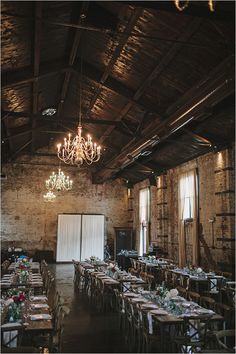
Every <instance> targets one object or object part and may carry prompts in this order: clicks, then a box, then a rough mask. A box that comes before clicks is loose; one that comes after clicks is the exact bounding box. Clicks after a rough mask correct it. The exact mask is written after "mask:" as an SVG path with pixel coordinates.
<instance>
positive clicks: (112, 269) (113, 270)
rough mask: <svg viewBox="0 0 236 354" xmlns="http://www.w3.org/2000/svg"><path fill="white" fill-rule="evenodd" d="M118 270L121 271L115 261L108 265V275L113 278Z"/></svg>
mask: <svg viewBox="0 0 236 354" xmlns="http://www.w3.org/2000/svg"><path fill="white" fill-rule="evenodd" d="M117 272H119V267H118V266H117V265H116V264H115V263H109V264H108V266H107V272H106V273H107V275H109V276H110V277H112V278H113V277H114V276H115V273H117Z"/></svg>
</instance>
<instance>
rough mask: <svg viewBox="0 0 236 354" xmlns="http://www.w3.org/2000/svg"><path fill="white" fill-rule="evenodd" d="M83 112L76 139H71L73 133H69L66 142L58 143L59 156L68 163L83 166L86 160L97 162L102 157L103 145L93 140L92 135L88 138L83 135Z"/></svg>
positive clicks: (90, 162) (88, 162)
mask: <svg viewBox="0 0 236 354" xmlns="http://www.w3.org/2000/svg"><path fill="white" fill-rule="evenodd" d="M81 133H82V126H81V114H80V124H79V126H78V134H77V135H76V136H75V138H74V139H71V134H68V139H66V138H64V144H63V145H62V144H58V145H57V156H58V157H59V159H60V160H62V161H63V162H65V163H66V164H71V165H77V166H81V165H82V164H83V162H84V161H85V162H86V163H87V164H88V165H91V164H92V163H93V162H97V161H98V160H99V159H100V157H101V146H97V144H96V143H93V142H92V138H91V136H90V135H88V136H87V140H86V139H85V138H83V137H82V134H81Z"/></svg>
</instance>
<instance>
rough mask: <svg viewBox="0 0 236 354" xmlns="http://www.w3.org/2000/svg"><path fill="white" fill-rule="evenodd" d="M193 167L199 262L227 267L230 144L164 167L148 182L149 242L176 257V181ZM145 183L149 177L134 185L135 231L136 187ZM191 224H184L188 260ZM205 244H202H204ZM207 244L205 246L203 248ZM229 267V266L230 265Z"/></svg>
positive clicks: (230, 255) (231, 214)
mask: <svg viewBox="0 0 236 354" xmlns="http://www.w3.org/2000/svg"><path fill="white" fill-rule="evenodd" d="M193 168H197V171H198V180H199V223H200V226H201V228H200V231H199V232H201V235H202V238H203V242H199V245H200V264H201V265H202V266H203V267H208V268H210V267H211V266H212V265H211V264H210V259H213V260H214V261H215V262H216V265H215V266H216V267H217V268H219V269H224V270H227V269H228V268H230V267H231V266H230V264H234V257H235V255H234V248H235V242H234V241H235V238H234V237H235V235H234V230H235V223H234V220H235V210H234V197H235V194H234V193H235V188H234V146H233V147H231V148H229V149H225V150H223V151H220V152H218V153H213V152H212V153H209V154H206V155H204V156H200V157H198V158H196V159H194V160H192V161H189V162H187V163H185V164H183V165H180V166H178V167H176V168H174V169H170V170H168V171H167V173H166V175H162V176H159V177H157V186H156V187H153V186H151V187H150V188H151V210H152V212H151V232H150V237H151V241H152V243H153V244H156V245H159V246H161V247H162V248H163V249H164V250H166V251H168V254H169V256H170V257H171V258H173V259H175V260H176V261H177V260H178V247H179V242H178V182H179V176H180V175H181V173H183V172H185V171H188V170H190V169H193ZM146 186H149V180H145V181H143V182H142V183H138V184H136V185H135V186H134V193H133V194H134V203H133V204H134V228H135V229H136V230H137V232H138V231H139V222H138V196H139V190H140V189H141V188H144V187H146ZM191 237H192V226H191V224H190V225H187V226H186V253H187V261H188V262H191V261H192V239H191ZM204 244H205V247H204ZM206 248H207V249H206ZM231 268H232V267H231Z"/></svg>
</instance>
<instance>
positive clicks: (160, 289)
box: [156, 286, 168, 298]
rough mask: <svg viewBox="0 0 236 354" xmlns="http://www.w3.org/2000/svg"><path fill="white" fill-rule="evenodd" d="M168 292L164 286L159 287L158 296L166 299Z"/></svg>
mask: <svg viewBox="0 0 236 354" xmlns="http://www.w3.org/2000/svg"><path fill="white" fill-rule="evenodd" d="M167 292H168V289H167V288H165V287H164V286H158V287H157V288H156V294H157V295H159V296H160V297H161V298H164V297H165V296H166V294H167Z"/></svg>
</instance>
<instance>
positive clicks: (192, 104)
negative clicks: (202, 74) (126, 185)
mask: <svg viewBox="0 0 236 354" xmlns="http://www.w3.org/2000/svg"><path fill="white" fill-rule="evenodd" d="M233 92H234V56H232V55H231V56H230V57H228V58H227V59H225V60H224V61H223V62H222V63H221V64H220V65H218V66H217V67H216V68H214V69H213V70H212V71H211V72H210V73H209V74H208V76H207V77H206V78H204V79H203V80H201V81H200V82H198V83H197V84H196V85H194V87H192V88H191V89H190V90H189V91H188V92H186V93H185V94H184V95H183V96H182V97H181V102H182V104H181V105H180V106H179V105H178V104H176V103H174V104H173V106H175V107H176V111H175V112H173V113H172V114H170V115H169V116H168V117H166V120H165V121H164V122H161V123H160V124H158V125H157V124H156V123H155V122H154V123H151V124H150V125H149V126H148V127H147V128H146V129H145V130H144V131H143V136H142V137H140V138H139V139H133V141H131V142H129V143H128V144H127V145H126V146H124V147H123V149H122V152H121V153H120V154H119V155H117V156H116V157H115V158H113V159H111V160H109V161H107V163H106V165H108V166H109V167H116V166H117V165H119V166H122V164H124V161H125V160H127V154H129V153H130V152H131V151H133V150H134V149H137V148H138V147H139V146H140V145H142V144H143V143H144V142H145V141H147V140H148V139H151V138H152V137H153V136H154V135H157V136H158V137H159V142H161V141H164V140H166V139H167V138H168V137H169V136H171V135H172V134H174V133H175V132H176V131H177V130H179V129H182V128H183V127H186V125H187V124H188V123H190V121H192V120H194V119H196V120H197V119H199V116H201V115H200V114H199V113H201V112H202V113H203V114H204V112H205V111H206V109H209V108H210V109H211V108H212V107H214V106H215V105H216V104H218V103H219V102H220V101H221V100H223V99H224V98H225V97H227V96H229V95H232V93H233ZM178 107H180V108H178ZM171 108H172V107H171ZM171 111H172V109H171ZM195 116H196V117H197V118H195ZM96 176H97V178H98V180H101V177H102V178H103V179H104V180H106V179H107V178H109V177H110V176H109V171H106V169H103V170H100V171H98V170H97V171H96Z"/></svg>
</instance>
